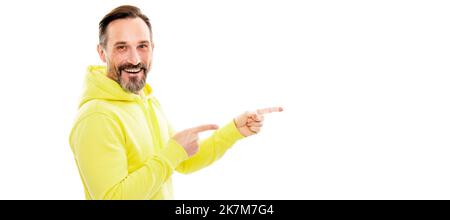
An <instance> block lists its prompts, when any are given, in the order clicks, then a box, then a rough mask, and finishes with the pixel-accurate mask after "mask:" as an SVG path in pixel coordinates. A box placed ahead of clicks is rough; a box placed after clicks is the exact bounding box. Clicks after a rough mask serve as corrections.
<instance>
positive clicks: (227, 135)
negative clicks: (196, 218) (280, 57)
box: [176, 107, 283, 174]
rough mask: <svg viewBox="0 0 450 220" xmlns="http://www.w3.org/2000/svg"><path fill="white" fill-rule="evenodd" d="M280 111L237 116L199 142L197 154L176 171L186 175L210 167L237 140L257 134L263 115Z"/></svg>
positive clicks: (279, 108)
mask: <svg viewBox="0 0 450 220" xmlns="http://www.w3.org/2000/svg"><path fill="white" fill-rule="evenodd" d="M281 111H283V109H282V108H281V107H274V108H265V109H259V110H257V111H256V112H245V113H243V114H241V115H239V116H238V117H236V118H234V119H233V120H232V121H230V122H229V123H228V124H226V125H225V126H223V127H221V128H220V129H218V130H216V131H215V132H214V133H213V134H212V135H211V136H210V137H208V138H206V139H204V140H202V141H200V144H199V150H198V152H197V153H196V154H194V155H193V156H192V157H190V158H189V159H187V160H185V161H184V162H182V163H181V164H180V165H179V166H178V167H177V168H176V170H177V171H178V172H180V173H185V174H188V173H192V172H195V171H197V170H200V169H202V168H204V167H207V166H209V165H211V164H212V163H213V162H214V161H216V160H218V159H220V158H221V157H222V156H223V155H224V154H225V152H226V151H227V150H228V149H230V148H231V147H232V146H233V145H234V144H235V143H236V142H237V141H238V140H241V139H243V138H244V137H248V136H251V135H255V134H257V133H259V131H260V129H261V127H262V126H263V121H264V114H267V113H271V112H281Z"/></svg>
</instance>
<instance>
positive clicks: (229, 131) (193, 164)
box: [171, 121, 244, 174]
mask: <svg viewBox="0 0 450 220" xmlns="http://www.w3.org/2000/svg"><path fill="white" fill-rule="evenodd" d="M172 135H173V131H172V132H171V136H172ZM242 138H244V136H242V134H241V133H240V132H239V131H238V129H237V128H236V125H235V124H234V121H231V122H229V123H228V124H226V125H225V126H223V127H222V128H220V129H218V130H216V131H215V132H214V133H213V134H212V135H211V136H210V137H208V138H206V139H205V140H202V141H200V145H199V147H200V149H199V151H198V152H197V153H196V154H194V155H193V156H192V157H190V158H189V159H187V160H185V161H184V162H182V163H181V164H180V165H179V166H178V167H177V168H176V170H177V171H178V172H180V173H184V174H188V173H192V172H194V171H197V170H200V169H202V168H204V167H207V166H209V165H210V164H212V163H213V162H214V161H216V160H218V159H220V158H221V157H222V156H223V155H224V154H225V152H226V151H227V150H228V149H230V148H231V146H233V144H234V143H236V142H237V141H238V140H240V139H242Z"/></svg>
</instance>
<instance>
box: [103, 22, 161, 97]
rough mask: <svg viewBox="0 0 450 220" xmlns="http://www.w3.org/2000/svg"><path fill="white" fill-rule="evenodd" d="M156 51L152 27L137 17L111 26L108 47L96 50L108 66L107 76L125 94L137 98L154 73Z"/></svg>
mask: <svg viewBox="0 0 450 220" xmlns="http://www.w3.org/2000/svg"><path fill="white" fill-rule="evenodd" d="M153 47H154V46H153V43H152V41H151V36H150V30H149V27H148V26H147V25H146V23H145V22H144V21H143V20H142V19H141V18H139V17H137V18H125V19H117V20H114V21H112V22H111V23H109V25H108V27H107V29H106V40H105V43H104V45H100V44H99V45H98V46H97V50H98V53H99V55H100V58H101V59H102V61H103V62H106V65H107V70H108V73H107V76H108V77H109V78H111V79H113V80H115V81H116V82H117V83H119V84H120V86H121V87H122V88H123V89H124V90H125V91H127V92H131V93H135V94H137V93H139V91H140V90H142V88H144V86H145V80H146V78H147V73H148V72H149V71H150V69H151V65H152V57H153Z"/></svg>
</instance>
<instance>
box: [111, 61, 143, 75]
mask: <svg viewBox="0 0 450 220" xmlns="http://www.w3.org/2000/svg"><path fill="white" fill-rule="evenodd" d="M137 68H139V69H143V70H144V73H146V72H147V67H146V66H145V65H144V64H143V63H138V64H136V65H133V64H131V63H127V64H122V65H120V66H118V67H117V70H118V71H117V72H118V73H119V75H120V74H121V73H122V70H124V69H137Z"/></svg>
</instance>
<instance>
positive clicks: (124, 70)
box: [122, 68, 142, 75]
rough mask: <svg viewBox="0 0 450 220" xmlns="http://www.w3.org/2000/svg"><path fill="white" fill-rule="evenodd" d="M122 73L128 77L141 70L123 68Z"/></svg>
mask: <svg viewBox="0 0 450 220" xmlns="http://www.w3.org/2000/svg"><path fill="white" fill-rule="evenodd" d="M122 71H123V72H125V73H128V74H130V75H135V74H138V73H140V72H141V71H142V68H125V69H123V70H122Z"/></svg>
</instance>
